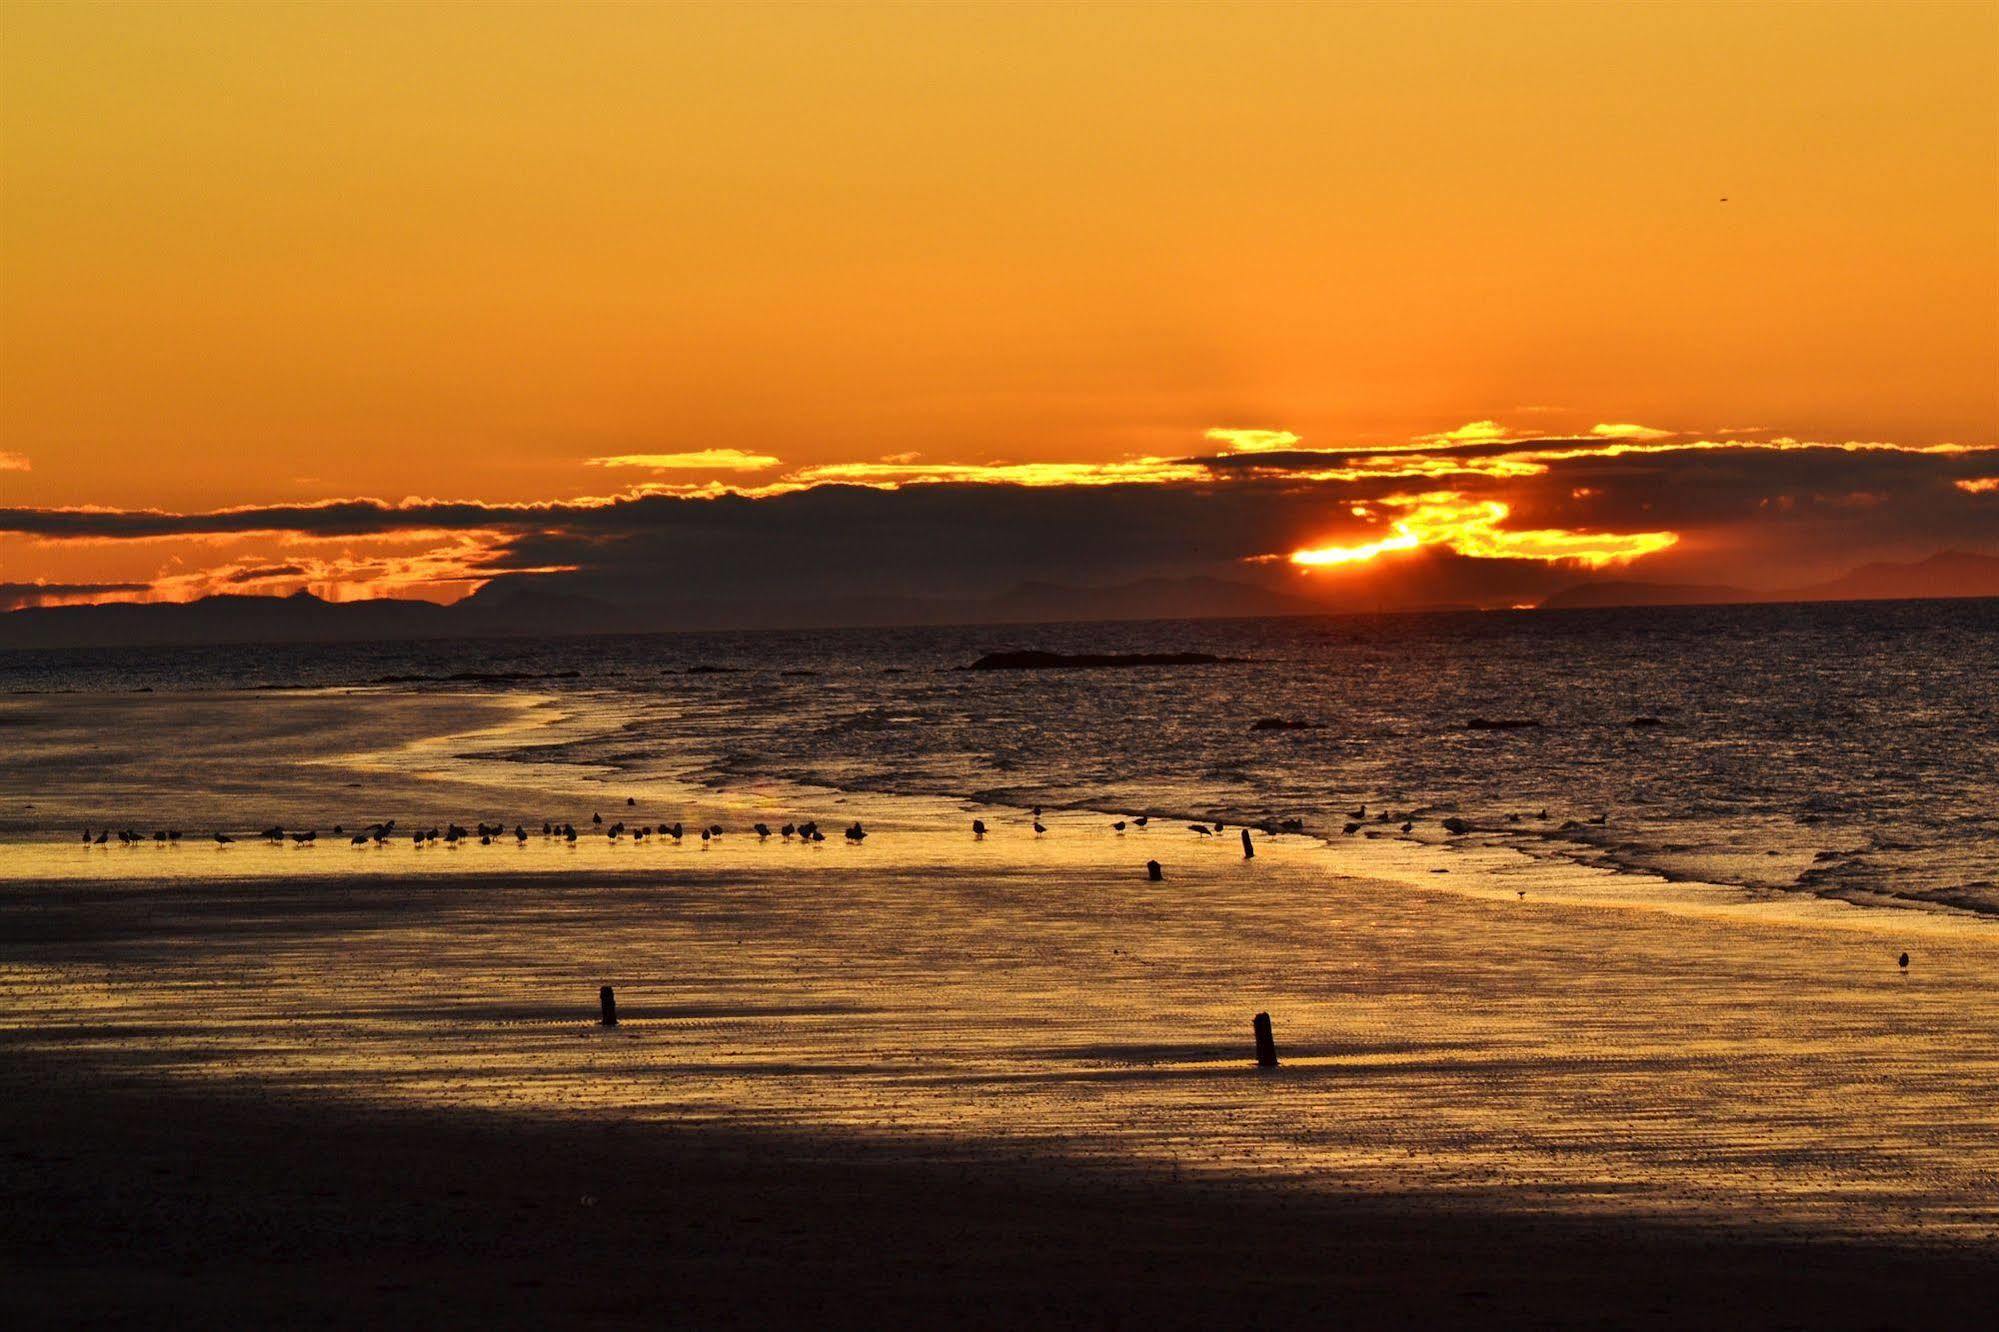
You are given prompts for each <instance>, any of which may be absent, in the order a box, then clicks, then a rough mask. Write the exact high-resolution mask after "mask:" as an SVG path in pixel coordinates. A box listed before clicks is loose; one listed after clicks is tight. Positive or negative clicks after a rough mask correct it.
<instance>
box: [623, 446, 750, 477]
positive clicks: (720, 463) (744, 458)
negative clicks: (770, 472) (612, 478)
mask: <svg viewBox="0 0 1999 1332" xmlns="http://www.w3.org/2000/svg"><path fill="white" fill-rule="evenodd" d="M588 461H589V464H590V466H592V467H639V468H645V469H647V470H649V471H654V472H761V471H764V470H766V469H768V468H772V467H775V466H777V465H778V462H779V461H780V460H779V459H777V458H774V457H772V456H771V455H770V454H768V453H748V452H745V451H744V450H742V449H698V450H696V451H694V452H692V453H618V454H613V455H611V456H609V457H604V458H591V459H589V460H588Z"/></svg>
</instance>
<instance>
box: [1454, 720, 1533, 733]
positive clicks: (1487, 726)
mask: <svg viewBox="0 0 1999 1332" xmlns="http://www.w3.org/2000/svg"><path fill="white" fill-rule="evenodd" d="M1540 724H1541V723H1540V722H1537V721H1529V720H1527V719H1526V718H1522V717H1500V718H1496V719H1495V718H1492V717H1473V718H1472V719H1471V720H1470V721H1468V722H1466V723H1465V729H1466V730H1467V731H1519V730H1525V729H1526V728H1527V727H1530V726H1539V725H1540Z"/></svg>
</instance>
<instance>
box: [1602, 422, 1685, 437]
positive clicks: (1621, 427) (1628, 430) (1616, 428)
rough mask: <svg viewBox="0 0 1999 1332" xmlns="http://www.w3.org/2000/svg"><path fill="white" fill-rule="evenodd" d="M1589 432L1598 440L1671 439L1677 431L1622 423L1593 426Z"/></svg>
mask: <svg viewBox="0 0 1999 1332" xmlns="http://www.w3.org/2000/svg"><path fill="white" fill-rule="evenodd" d="M1589 432H1590V434H1592V435H1595V436H1596V437H1597V438H1598V439H1671V438H1672V437H1673V436H1674V435H1676V434H1678V433H1679V432H1678V431H1677V430H1655V429H1653V428H1652V427H1651V426H1642V425H1632V424H1630V423H1629V422H1624V423H1605V424H1601V425H1593V426H1591V427H1590V428H1589Z"/></svg>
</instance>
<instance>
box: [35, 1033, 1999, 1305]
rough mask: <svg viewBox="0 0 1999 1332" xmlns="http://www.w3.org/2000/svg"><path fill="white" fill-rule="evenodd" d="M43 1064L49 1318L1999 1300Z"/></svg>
mask: <svg viewBox="0 0 1999 1332" xmlns="http://www.w3.org/2000/svg"><path fill="white" fill-rule="evenodd" d="M10 1068H11V1070H12V1071H11V1072H10V1075H9V1077H8V1084H9V1085H8V1087H7V1094H6V1096H5V1097H4V1099H0V1177H4V1180H5V1186H6V1191H7V1197H8V1200H9V1201H8V1206H7V1207H6V1208H5V1209H4V1210H0V1289H4V1290H5V1292H6V1294H5V1297H4V1303H5V1305H6V1307H7V1308H8V1309H9V1311H10V1318H9V1321H10V1324H11V1325H12V1326H16V1327H28V1326H81V1325H90V1326H132V1327H157V1326H162V1325H186V1324H203V1325H221V1324H228V1325H246V1324H247V1325H271V1324H279V1325H287V1326H290V1325H309V1326H330V1325H342V1326H351V1325H355V1324H372V1325H381V1324H388V1323H394V1324H400V1325H413V1326H449V1327H471V1326H482V1327H490V1326H547V1325H583V1326H600V1327H613V1326H660V1325H663V1324H664V1325H673V1326H734V1325H748V1326H757V1325H770V1324H780V1325H815V1326H870V1327H877V1326H885V1325H886V1326H893V1325H897V1324H906V1323H910V1322H916V1321H919V1320H920V1321H921V1322H923V1323H932V1324H938V1323H948V1324H961V1325H968V1326H1001V1325H1010V1326H1022V1325H1030V1326H1032V1325H1043V1326H1045V1325H1050V1324H1053V1325H1065V1324H1073V1323H1090V1324H1096V1325H1103V1326H1178V1327H1194V1326H1285V1325H1293V1324H1297V1325H1321V1326H1322V1325H1327V1324H1339V1325H1345V1326H1360V1327H1389V1326H1401V1327H1440V1326H1479V1325H1502V1326H1529V1327H1641V1328H1647V1327H1658V1328H1667V1327H1672V1328H1685V1327H1701V1326H1725V1327H1825V1328H1880V1327H1911V1328H1914V1327H1975V1326H1981V1325H1986V1324H1985V1323H1984V1320H1985V1319H1986V1318H1987V1317H1988V1316H1989V1312H1990V1295H1991V1290H1992V1288H1993V1282H1994V1279H1995V1277H1999V1261H1995V1259H1994V1257H1993V1256H1992V1254H1991V1253H1990V1251H1972V1252H1965V1253H1950V1252H1938V1251H1935V1250H1923V1249H1917V1250H1909V1249H1903V1248H1897V1247H1892V1246H1883V1245H1877V1244H1865V1243H1852V1242H1844V1243H1828V1242H1816V1243H1814V1242H1799V1241H1786V1240H1781V1239H1772V1238H1770V1237H1768V1236H1765V1235H1761V1234H1758V1233H1756V1232H1754V1231H1747V1232H1744V1231H1733V1230H1689V1229H1684V1228H1676V1227H1671V1226H1665V1225H1660V1224H1657V1223H1646V1222H1638V1221H1623V1222H1609V1221H1603V1220H1595V1221H1587V1220H1577V1219H1573V1218H1560V1217H1530V1218H1521V1217H1517V1216H1510V1215H1494V1214H1491V1213H1482V1212H1479V1211H1477V1210H1472V1211H1458V1212H1448V1213H1439V1212H1438V1211H1437V1210H1436V1209H1435V1208H1434V1207H1432V1206H1431V1205H1429V1203H1428V1202H1427V1200H1425V1199H1422V1198H1420V1197H1419V1198H1397V1197H1354V1196H1349V1195H1328V1194H1325V1193H1321V1192H1315V1191H1310V1190H1295V1191H1293V1190H1285V1191H1280V1192H1275V1193H1264V1192H1254V1191H1243V1190H1238V1189H1232V1188H1229V1187H1226V1186H1219V1185H1201V1184H1197V1183H1193V1182H1189V1181H1184V1180H1181V1181H1174V1180H1171V1179H1167V1178H1163V1177H1161V1176H1160V1175H1158V1174H1156V1173H1146V1172H1113V1171H1103V1170H1092V1171H1078V1170H1076V1169H1073V1168H1069V1167H1066V1166H1064V1165H1063V1164H1062V1163H1060V1162H1057V1161H1029V1162H1022V1161H1015V1160H1006V1159H994V1158H993V1157H992V1156H991V1155H989V1154H986V1153H983V1152H980V1151H978V1150H977V1149H976V1147H974V1146H972V1145H967V1146H966V1147H965V1148H964V1149H963V1150H960V1151H956V1152H950V1153H944V1154H940V1155H936V1156H929V1155H926V1156H924V1157H920V1158H919V1157H913V1156H912V1155H911V1153H909V1152H908V1151H907V1150H905V1149H904V1147H903V1146H902V1145H900V1144H898V1143H896V1142H894V1141H893V1140H881V1139H857V1138H847V1137H840V1138H832V1139H829V1138H827V1137H825V1136H822V1135H814V1134H802V1133H783V1132H753V1133H746V1132H736V1131H731V1130H728V1129H726V1128H722V1127H719V1126H713V1125H711V1126H706V1127H695V1126H689V1125H676V1126H657V1125H645V1124H640V1123H636V1122H633V1121H630V1120H615V1121H611V1122H585V1121H578V1120H553V1121H551V1120H545V1119H541V1118H536V1117H526V1116H518V1115H510V1114H504V1113H478V1112H471V1111H451V1112H438V1111H434V1110H426V1111H417V1110H409V1109H404V1110H393V1111H389V1110H384V1111H361V1110H358V1109H356V1108H354V1107H349V1106H332V1105H329V1104H327V1103H325V1102H323V1101H317V1100H314V1099H312V1098H310V1097H305V1096H299V1095H294V1094H286V1095H278V1094H269V1093H257V1094H247V1093H246V1094H219V1093H214V1092H200V1091H189V1090H185V1089H182V1088H178V1087H169V1088H166V1089H162V1088H161V1087H160V1086H159V1085H157V1084H155V1083H151V1082H126V1081H124V1080H116V1079H114V1080H111V1081H108V1082H107V1081H99V1080H92V1081H90V1082H88V1083H80V1082H79V1081H78V1080H76V1079H75V1078H73V1077H72V1076H70V1075H69V1074H67V1073H63V1072H60V1071H55V1070H49V1069H46V1068H42V1069H35V1070H33V1071H32V1072H30V1070H28V1069H27V1068H25V1067H24V1066H23V1065H21V1064H18V1063H10Z"/></svg>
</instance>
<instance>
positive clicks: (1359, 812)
mask: <svg viewBox="0 0 1999 1332" xmlns="http://www.w3.org/2000/svg"><path fill="white" fill-rule="evenodd" d="M1347 817H1348V818H1350V819H1364V818H1366V817H1367V806H1366V805H1362V806H1361V807H1360V808H1359V809H1355V810H1349V811H1348V812H1347Z"/></svg>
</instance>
